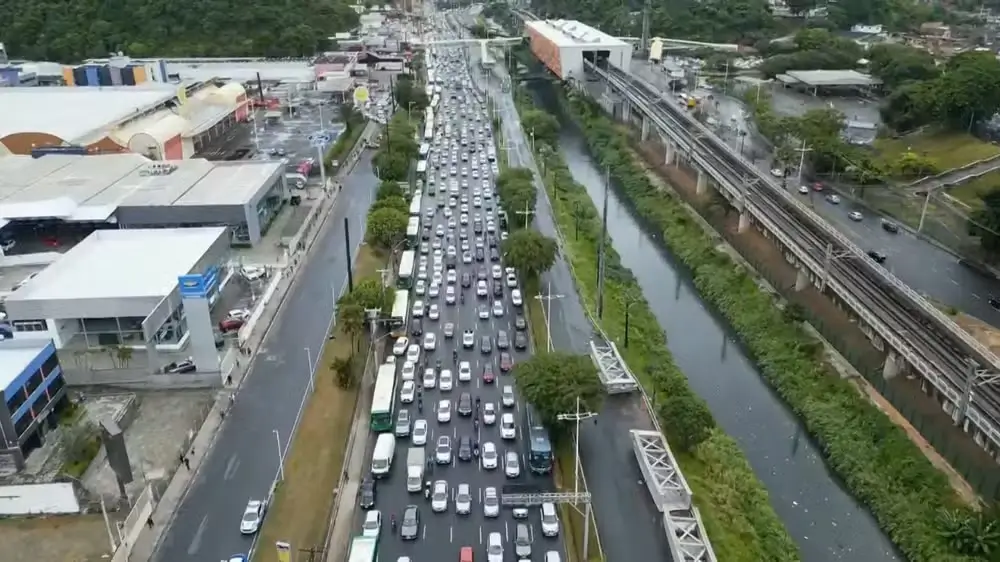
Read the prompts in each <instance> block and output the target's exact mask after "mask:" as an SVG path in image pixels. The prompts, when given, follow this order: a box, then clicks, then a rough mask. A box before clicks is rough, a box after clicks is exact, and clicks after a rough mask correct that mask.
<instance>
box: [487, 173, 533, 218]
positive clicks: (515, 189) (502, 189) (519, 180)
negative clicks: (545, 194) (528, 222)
mask: <svg viewBox="0 0 1000 562" xmlns="http://www.w3.org/2000/svg"><path fill="white" fill-rule="evenodd" d="M496 186H497V195H498V196H499V197H500V201H501V202H503V206H504V208H505V209H506V210H507V212H508V213H522V212H524V211H528V212H529V213H531V212H532V211H534V210H535V203H536V201H537V198H538V192H537V190H536V189H535V184H534V176H533V175H532V173H531V171H530V170H526V169H524V168H508V169H506V170H504V171H503V172H501V173H500V175H499V176H497V181H496ZM509 222H510V223H511V225H512V229H515V228H522V227H523V226H524V224H525V223H524V220H523V219H522V220H516V219H515V218H514V217H513V216H512V217H511V220H510V221H509Z"/></svg>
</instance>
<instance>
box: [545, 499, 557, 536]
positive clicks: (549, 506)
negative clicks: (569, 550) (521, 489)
mask: <svg viewBox="0 0 1000 562" xmlns="http://www.w3.org/2000/svg"><path fill="white" fill-rule="evenodd" d="M541 511H542V535H543V536H546V537H557V536H559V515H557V514H556V504H554V503H552V502H544V503H542V509H541Z"/></svg>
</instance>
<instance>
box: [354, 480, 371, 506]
mask: <svg viewBox="0 0 1000 562" xmlns="http://www.w3.org/2000/svg"><path fill="white" fill-rule="evenodd" d="M358 505H359V506H361V509H370V508H371V507H373V506H374V505H375V479H374V478H372V477H371V476H365V477H364V479H363V480H361V486H360V487H358Z"/></svg>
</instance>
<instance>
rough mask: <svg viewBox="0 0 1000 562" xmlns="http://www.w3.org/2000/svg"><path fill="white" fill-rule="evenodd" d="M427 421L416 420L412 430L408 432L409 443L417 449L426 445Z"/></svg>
mask: <svg viewBox="0 0 1000 562" xmlns="http://www.w3.org/2000/svg"><path fill="white" fill-rule="evenodd" d="M428 431H429V430H428V429H427V420H416V421H414V422H413V430H412V431H411V432H410V442H412V443H413V444H414V445H416V446H418V447H422V446H424V445H426V444H427V433H428Z"/></svg>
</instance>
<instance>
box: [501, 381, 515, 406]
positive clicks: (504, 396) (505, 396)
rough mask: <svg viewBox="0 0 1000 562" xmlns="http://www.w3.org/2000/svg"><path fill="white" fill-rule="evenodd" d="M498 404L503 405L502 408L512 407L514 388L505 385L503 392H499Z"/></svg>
mask: <svg viewBox="0 0 1000 562" xmlns="http://www.w3.org/2000/svg"><path fill="white" fill-rule="evenodd" d="M500 392H501V396H500V403H501V404H503V407H504V408H513V407H514V387H513V386H511V385H509V384H507V385H504V387H503V390H501V391H500Z"/></svg>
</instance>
